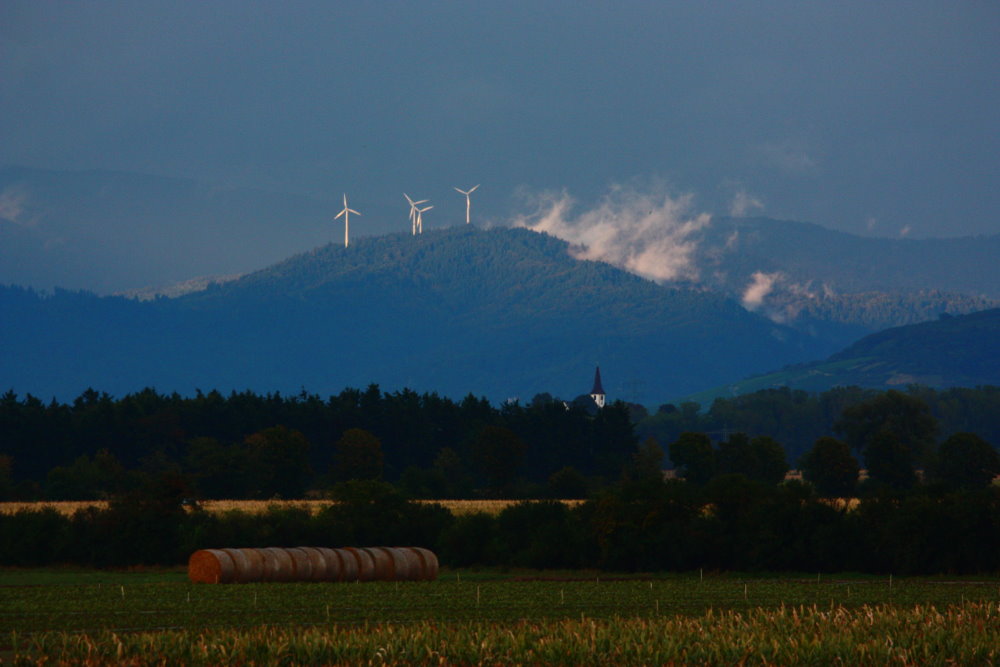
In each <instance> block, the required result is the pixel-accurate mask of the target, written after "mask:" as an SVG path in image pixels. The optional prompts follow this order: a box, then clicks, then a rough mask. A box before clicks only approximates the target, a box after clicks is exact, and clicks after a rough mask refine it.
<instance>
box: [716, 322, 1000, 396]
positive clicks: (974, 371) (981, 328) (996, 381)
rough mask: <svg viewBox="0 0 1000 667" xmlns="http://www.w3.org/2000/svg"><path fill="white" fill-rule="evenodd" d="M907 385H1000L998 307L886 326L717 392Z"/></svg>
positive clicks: (885, 387)
mask: <svg viewBox="0 0 1000 667" xmlns="http://www.w3.org/2000/svg"><path fill="white" fill-rule="evenodd" d="M908 384H924V385H928V386H933V387H976V386H984V385H993V386H1000V309H997V308H994V309H991V310H984V311H981V312H978V313H972V314H969V315H958V316H950V315H943V316H941V317H940V318H939V319H937V320H935V321H932V322H922V323H920V324H913V325H909V326H904V327H895V328H892V329H886V330H885V331H880V332H878V333H875V334H872V335H870V336H866V337H864V338H862V339H861V340H859V341H857V342H856V343H854V344H853V345H851V346H849V347H847V348H846V349H844V350H843V351H841V352H838V353H836V354H834V355H832V356H831V357H829V358H828V359H826V360H825V361H821V362H816V363H810V364H801V365H796V366H792V367H788V368H785V369H783V370H781V371H778V372H775V373H771V374H767V375H762V376H759V377H754V378H750V379H748V380H745V381H742V382H738V383H735V384H734V385H732V386H731V387H728V388H727V390H717V391H716V392H714V393H715V394H719V395H721V394H723V393H728V391H736V392H737V393H748V392H752V391H757V390H759V389H766V388H770V387H776V386H781V387H790V388H793V389H805V390H810V391H819V390H824V389H828V388H830V387H834V386H849V385H856V386H859V387H871V388H877V389H890V388H893V387H897V388H898V387H902V386H906V385H908ZM709 393H712V392H709ZM699 398H700V399H701V400H708V399H709V398H710V397H709V395H708V394H705V395H703V396H701V397H699Z"/></svg>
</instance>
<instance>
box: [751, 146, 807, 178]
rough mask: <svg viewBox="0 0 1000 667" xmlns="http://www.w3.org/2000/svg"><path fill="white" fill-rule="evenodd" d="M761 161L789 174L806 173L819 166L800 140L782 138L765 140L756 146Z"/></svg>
mask: <svg viewBox="0 0 1000 667" xmlns="http://www.w3.org/2000/svg"><path fill="white" fill-rule="evenodd" d="M757 153H758V155H759V156H760V158H761V160H762V162H763V163H764V164H766V165H768V166H770V167H775V168H777V169H780V170H781V171H784V172H787V173H790V174H806V173H810V172H812V171H814V170H815V169H816V167H818V166H819V163H818V161H817V160H816V158H814V157H813V156H812V155H811V154H810V152H809V150H808V149H807V148H806V146H804V145H803V144H802V143H801V142H798V141H792V140H784V141H776V142H767V143H763V144H760V145H758V146H757Z"/></svg>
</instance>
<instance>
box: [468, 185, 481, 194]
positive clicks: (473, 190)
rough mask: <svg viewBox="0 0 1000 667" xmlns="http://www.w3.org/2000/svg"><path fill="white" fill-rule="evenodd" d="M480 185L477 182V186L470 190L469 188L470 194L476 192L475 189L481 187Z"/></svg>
mask: <svg viewBox="0 0 1000 667" xmlns="http://www.w3.org/2000/svg"><path fill="white" fill-rule="evenodd" d="M479 185H480V184H477V185H476V186H475V187H473V188H472V189H470V190H469V194H470V195H471V194H472V193H473V192H475V191H476V188H478V187H479Z"/></svg>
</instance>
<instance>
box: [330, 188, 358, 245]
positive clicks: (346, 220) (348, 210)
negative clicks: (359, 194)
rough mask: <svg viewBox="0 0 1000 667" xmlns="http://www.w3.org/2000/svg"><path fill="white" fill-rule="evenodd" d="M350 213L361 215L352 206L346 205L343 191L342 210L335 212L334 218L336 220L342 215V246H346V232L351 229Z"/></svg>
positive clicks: (345, 195)
mask: <svg viewBox="0 0 1000 667" xmlns="http://www.w3.org/2000/svg"><path fill="white" fill-rule="evenodd" d="M351 213H353V214H354V215H361V214H360V213H358V212H357V211H355V210H354V209H353V208H349V207H348V206H347V193H346V192H345V193H344V210H343V211H341V212H340V213H338V214H337V216H336V217H335V218H334V220H338V219H339V218H340V216H344V247H345V248H346V247H347V241H348V234H349V232H350V230H351Z"/></svg>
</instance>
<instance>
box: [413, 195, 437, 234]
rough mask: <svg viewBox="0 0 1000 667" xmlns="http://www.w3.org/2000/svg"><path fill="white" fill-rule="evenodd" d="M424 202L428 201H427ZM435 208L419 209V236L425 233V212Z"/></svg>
mask: <svg viewBox="0 0 1000 667" xmlns="http://www.w3.org/2000/svg"><path fill="white" fill-rule="evenodd" d="M424 201H427V200H426V199H425V200H424ZM432 208H434V207H433V206H425V207H423V208H418V209H417V234H423V233H424V212H425V211H429V210H431V209H432Z"/></svg>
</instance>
